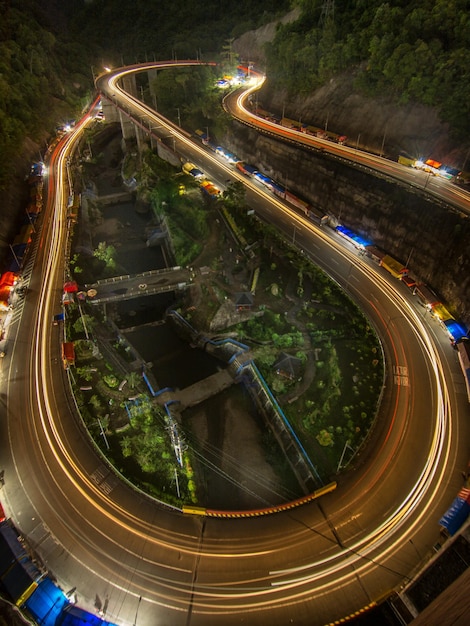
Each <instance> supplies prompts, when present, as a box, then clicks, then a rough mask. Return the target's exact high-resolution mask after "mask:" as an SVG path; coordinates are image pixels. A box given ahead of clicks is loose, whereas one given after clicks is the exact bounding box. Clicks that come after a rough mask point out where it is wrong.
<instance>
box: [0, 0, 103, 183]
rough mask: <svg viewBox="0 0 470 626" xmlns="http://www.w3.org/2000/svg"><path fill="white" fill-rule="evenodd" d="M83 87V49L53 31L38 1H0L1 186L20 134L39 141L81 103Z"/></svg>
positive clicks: (85, 80) (18, 149) (20, 146)
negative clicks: (62, 117) (61, 117)
mask: <svg viewBox="0 0 470 626" xmlns="http://www.w3.org/2000/svg"><path fill="white" fill-rule="evenodd" d="M87 68H88V72H89V75H88V76H85V75H84V71H86V69H87ZM87 87H88V89H90V87H91V72H90V70H89V64H88V63H87V61H86V53H85V50H84V48H83V47H82V46H81V45H80V44H77V43H74V42H73V41H71V40H70V39H68V38H66V36H65V34H62V35H61V34H60V32H59V33H58V32H54V31H53V29H52V27H51V24H50V23H49V22H48V20H47V16H46V15H44V13H43V12H42V11H41V10H40V8H39V3H38V2H34V1H28V0H26V1H25V0H10V1H9V2H6V1H2V2H0V189H3V188H5V186H6V185H7V184H8V182H9V179H10V176H11V174H12V169H13V168H14V167H15V158H16V156H17V155H18V154H20V153H21V151H22V149H23V143H24V140H25V138H26V137H28V138H30V139H31V140H32V141H34V142H41V139H42V138H44V137H45V136H46V135H47V133H48V132H50V131H51V129H53V128H54V126H55V125H56V124H58V123H60V116H61V115H63V116H67V115H68V116H70V114H71V111H73V110H74V109H77V108H79V107H80V104H81V103H84V100H83V101H82V98H83V96H84V95H85V94H86V88H87ZM36 158H38V157H36Z"/></svg>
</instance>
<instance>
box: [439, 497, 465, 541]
mask: <svg viewBox="0 0 470 626" xmlns="http://www.w3.org/2000/svg"><path fill="white" fill-rule="evenodd" d="M469 499H470V490H469V489H461V491H460V493H459V495H458V496H457V497H456V498H455V500H454V501H453V502H452V504H451V505H450V507H449V508H448V509H447V511H446V512H445V513H444V515H443V516H442V517H441V519H440V520H439V524H440V526H443V527H444V528H446V529H447V531H448V532H449V535H451V536H452V535H455V533H456V532H457V531H458V530H459V528H460V527H461V526H462V524H463V523H464V522H465V521H466V520H467V517H468V516H469V514H470V502H469Z"/></svg>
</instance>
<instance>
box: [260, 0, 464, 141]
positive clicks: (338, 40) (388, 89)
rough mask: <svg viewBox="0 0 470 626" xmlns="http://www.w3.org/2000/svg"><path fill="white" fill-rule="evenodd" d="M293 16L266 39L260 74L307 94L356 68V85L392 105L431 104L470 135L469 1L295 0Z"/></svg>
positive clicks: (455, 128)
mask: <svg viewBox="0 0 470 626" xmlns="http://www.w3.org/2000/svg"><path fill="white" fill-rule="evenodd" d="M294 4H296V5H298V6H299V7H300V9H301V15H300V18H299V19H298V20H297V21H295V22H293V23H290V24H284V25H279V27H278V30H277V33H276V37H275V39H274V41H272V42H271V43H268V44H266V50H265V53H266V59H267V74H268V76H269V80H270V81H273V82H274V83H275V84H276V86H278V87H279V88H286V89H287V91H288V93H290V94H296V95H298V94H299V93H301V94H309V93H311V92H312V91H314V90H315V89H317V88H318V87H320V86H322V85H324V84H326V83H327V82H328V81H329V80H330V79H331V78H333V77H334V76H337V75H338V74H341V73H344V72H345V71H348V70H351V69H353V68H354V69H355V70H357V72H356V77H355V87H356V89H358V90H359V91H361V92H362V93H363V94H366V95H369V96H370V97H376V96H379V95H380V96H382V95H383V94H387V95H389V96H392V97H393V98H394V99H395V101H396V102H397V104H405V103H409V102H416V103H421V104H424V105H430V106H435V107H437V108H438V110H439V113H440V116H441V119H443V120H444V121H445V122H448V123H449V125H450V128H451V132H452V133H453V134H454V136H457V137H459V138H460V139H461V140H462V142H465V141H468V137H469V135H470V65H469V51H470V2H469V0H413V2H409V1H407V0H392V1H390V2H382V1H381V0H336V2H334V1H330V2H325V0H297V1H296V2H295V3H294Z"/></svg>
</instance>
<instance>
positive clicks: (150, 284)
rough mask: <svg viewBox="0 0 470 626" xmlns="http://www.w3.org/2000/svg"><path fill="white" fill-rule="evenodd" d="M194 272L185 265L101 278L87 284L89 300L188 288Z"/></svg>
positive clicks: (104, 300) (103, 300)
mask: <svg viewBox="0 0 470 626" xmlns="http://www.w3.org/2000/svg"><path fill="white" fill-rule="evenodd" d="M193 277H194V273H193V272H192V271H191V270H189V269H187V268H184V267H178V266H176V267H171V268H165V269H161V270H150V271H148V272H143V273H142V274H128V275H126V276H115V277H113V278H106V279H103V280H99V281H97V282H96V283H93V284H91V285H85V290H86V292H87V296H88V302H90V303H91V304H106V303H108V302H117V301H119V300H132V298H140V297H142V296H152V295H155V294H158V293H165V292H168V291H177V290H181V289H186V288H187V287H189V286H190V285H191V281H192V278H193Z"/></svg>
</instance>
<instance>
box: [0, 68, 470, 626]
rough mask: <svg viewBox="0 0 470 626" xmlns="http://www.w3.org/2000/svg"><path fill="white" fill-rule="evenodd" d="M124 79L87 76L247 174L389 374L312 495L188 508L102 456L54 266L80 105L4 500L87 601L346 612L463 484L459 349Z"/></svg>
mask: <svg viewBox="0 0 470 626" xmlns="http://www.w3.org/2000/svg"><path fill="white" fill-rule="evenodd" d="M194 64H196V62H194ZM150 65H151V66H153V67H154V66H155V64H148V66H150ZM170 65H174V63H168V64H160V65H158V67H165V66H170ZM135 69H138V70H140V71H142V66H139V67H138V68H135ZM125 71H126V72H129V71H132V68H126V69H125ZM118 81H119V72H118V71H116V72H114V73H113V74H110V75H109V76H106V77H101V78H99V79H98V86H99V89H100V91H101V92H102V93H103V94H104V95H105V96H107V97H109V98H110V99H112V101H113V102H114V103H115V104H117V105H118V106H120V107H122V108H123V109H126V110H127V111H129V112H130V111H131V110H132V111H133V115H136V116H137V117H139V118H140V119H141V122H140V123H142V124H143V126H144V127H145V125H146V124H147V126H148V125H149V124H153V123H155V124H157V125H159V126H163V127H164V128H166V129H167V130H170V131H171V132H172V133H174V136H175V141H176V147H177V152H178V153H179V154H182V155H183V156H185V157H186V158H191V159H192V160H194V161H195V162H196V164H197V165H198V166H201V167H202V168H203V169H204V171H207V172H209V173H210V174H211V176H213V177H214V180H215V181H216V182H218V183H219V185H221V186H223V183H224V181H227V180H228V179H229V180H234V179H237V180H242V181H243V182H245V183H247V186H248V188H247V199H248V202H249V204H250V206H253V207H254V208H255V209H256V212H257V213H259V214H260V215H263V216H264V217H266V219H269V220H271V221H273V223H274V224H275V225H276V226H277V227H278V228H280V229H282V230H283V231H284V232H285V233H286V234H287V235H288V236H291V235H292V236H293V237H295V240H296V243H297V245H299V246H301V247H302V249H303V250H304V252H305V254H308V255H309V256H311V257H312V259H313V260H314V261H315V262H317V263H318V264H319V265H321V266H323V267H325V268H326V269H327V271H328V272H329V273H330V274H331V275H332V276H333V278H335V279H336V280H338V282H340V283H341V284H343V285H344V287H345V289H346V290H347V291H349V292H350V293H351V295H352V296H353V297H354V298H355V299H356V300H357V301H358V303H359V304H360V306H361V307H362V308H363V310H364V311H365V313H366V315H368V316H369V318H370V319H371V321H372V323H374V325H375V326H376V328H377V330H378V332H379V334H380V336H381V337H382V339H383V342H384V350H385V356H386V359H387V374H386V379H385V387H384V393H383V398H382V404H381V409H380V411H379V415H378V418H377V428H376V431H375V433H374V435H373V437H372V440H371V443H370V446H371V448H372V450H373V454H371V455H368V456H367V458H366V457H365V458H364V459H361V458H359V463H358V464H357V467H356V469H354V470H352V471H350V472H349V473H346V474H345V475H344V476H339V478H338V483H339V484H338V488H337V490H336V491H334V492H332V493H330V494H328V495H325V496H323V497H322V498H321V499H320V500H319V501H316V502H313V503H311V504H308V505H304V506H302V507H298V508H295V509H292V510H290V511H287V512H283V513H278V514H275V515H269V516H263V517H249V518H242V519H238V518H234V519H219V518H214V517H197V516H189V515H183V514H181V512H180V511H178V510H172V509H171V508H169V507H167V506H164V505H162V504H158V503H156V502H154V501H152V500H151V499H149V498H147V497H146V496H145V495H144V494H141V493H139V492H137V491H136V490H134V489H132V488H131V487H130V486H129V485H127V484H126V483H125V482H124V481H120V480H118V479H117V477H115V476H114V474H113V473H112V472H110V470H109V468H108V467H107V466H106V463H105V462H104V460H103V459H101V458H100V457H99V455H98V454H97V451H96V450H94V449H93V447H92V444H90V443H89V442H88V440H87V438H86V436H85V434H84V429H83V428H82V427H81V426H80V422H79V420H77V418H76V416H75V414H74V413H75V410H74V406H73V402H72V400H71V399H70V394H69V393H68V390H67V384H68V383H67V378H66V376H65V373H64V370H63V369H62V365H61V363H60V358H59V355H60V343H59V341H60V340H59V337H58V332H59V331H58V327H56V326H53V325H52V323H51V321H52V317H53V315H54V314H55V313H57V311H58V308H59V306H60V297H61V293H62V283H63V281H64V269H63V267H64V260H63V251H64V248H65V241H66V228H67V221H66V217H65V211H66V209H65V207H66V205H67V201H66V200H67V197H68V194H69V190H68V188H67V185H66V183H67V168H66V159H67V157H68V156H69V155H70V152H71V151H72V150H73V149H74V147H75V144H76V140H77V139H78V138H79V136H80V133H81V131H82V129H83V127H85V126H86V125H87V124H88V123H89V122H90V118H89V117H88V116H85V118H84V119H83V120H82V121H81V122H80V123H79V124H77V126H76V128H75V129H74V130H73V131H72V134H71V135H69V136H68V137H67V138H66V139H64V140H63V141H62V143H61V144H60V145H59V147H58V148H57V149H56V151H55V152H54V153H53V155H52V156H51V163H50V169H51V179H50V180H49V193H48V204H47V207H46V208H45V210H44V211H45V213H46V215H45V216H44V218H45V217H46V216H47V218H48V219H44V218H43V219H44V221H43V226H42V232H41V237H40V240H39V242H38V245H37V250H36V260H35V270H34V272H33V275H32V279H31V292H30V293H29V294H28V296H27V297H26V299H25V301H24V303H23V304H22V305H21V307H22V309H21V311H19V312H18V313H17V317H16V320H15V323H14V325H13V326H12V328H11V331H10V335H9V346H10V347H9V350H8V354H7V357H5V359H4V360H3V362H2V372H1V373H2V380H1V384H2V389H3V399H4V404H3V405H2V407H4V405H5V402H6V404H7V411H6V417H7V420H2V435H5V436H3V437H2V442H3V446H2V458H3V459H4V466H5V487H4V488H3V493H2V501H4V502H5V503H6V505H7V508H8V510H9V511H11V513H12V517H13V518H14V519H15V521H16V523H17V524H18V526H19V528H20V529H21V531H22V533H23V534H24V535H25V536H26V537H27V538H28V540H29V541H30V542H31V544H32V545H33V547H34V548H36V549H37V551H38V554H40V555H41V558H42V559H43V560H44V562H45V564H46V565H47V566H48V567H49V568H50V570H51V572H52V573H53V574H54V575H55V576H56V577H57V580H58V583H59V584H60V585H61V586H62V588H63V589H64V590H69V589H71V588H74V587H76V592H77V594H78V602H79V604H80V606H83V607H84V608H88V609H89V610H93V609H94V608H95V609H96V608H99V606H101V607H102V608H104V609H105V610H106V612H105V616H106V618H107V619H109V620H110V621H112V622H115V623H117V624H120V625H121V624H123V625H124V624H125V625H131V624H135V625H138V626H158V625H160V624H162V625H170V624H171V626H180V625H181V626H183V625H184V626H189V625H206V626H210V625H214V626H215V625H217V626H221V625H222V624H223V625H225V624H227V625H230V624H239V623H246V624H250V625H257V624H265V623H271V624H273V626H276V625H280V626H281V625H284V624H290V623H292V624H305V625H307V624H308V625H314V624H326V623H329V622H332V621H334V620H336V619H339V618H342V617H344V616H346V615H350V614H351V613H353V612H354V611H356V610H358V609H360V608H361V607H364V606H367V605H368V604H370V603H371V602H373V601H378V600H380V599H381V598H383V597H384V596H386V595H387V594H388V593H389V592H390V591H391V590H392V589H395V588H399V586H400V585H401V584H403V583H404V582H407V581H408V580H409V578H410V577H411V576H412V574H413V572H414V571H416V568H417V567H419V565H422V564H423V562H424V561H425V559H426V558H428V557H429V556H430V554H431V552H432V546H433V545H434V544H435V543H436V541H437V539H438V525H437V522H438V520H439V518H440V516H441V515H442V513H443V512H444V511H445V510H446V508H447V507H448V505H449V504H450V502H451V501H452V499H453V497H454V495H455V493H456V491H457V489H458V488H459V487H460V482H461V477H460V470H461V469H462V467H466V463H467V458H466V454H467V445H466V443H467V441H468V434H469V433H468V426H467V423H468V405H467V403H466V397H465V394H464V384H463V380H462V374H461V372H460V369H459V367H458V363H457V358H456V354H455V351H453V350H452V349H451V348H450V345H449V342H448V340H447V339H446V338H445V335H444V332H443V331H442V329H441V328H440V327H439V326H438V325H437V323H436V322H435V321H430V320H429V319H428V318H427V317H426V315H425V310H424V309H423V308H421V307H419V306H417V304H416V302H415V301H414V300H413V299H412V298H411V296H410V293H409V292H408V291H407V290H406V288H405V287H404V286H403V284H402V283H399V282H398V281H395V280H393V279H392V278H391V277H390V276H389V275H388V274H387V273H386V272H385V271H384V270H383V269H382V268H379V267H378V266H376V265H375V264H374V263H373V262H371V261H369V260H367V259H366V258H364V257H362V256H358V254H357V252H356V251H355V250H353V249H352V248H350V247H348V245H345V243H344V240H339V238H337V237H336V235H335V234H334V233H333V231H331V230H329V229H325V230H322V229H319V228H317V227H316V226H314V225H312V224H310V223H307V222H305V221H304V220H303V219H302V218H301V217H299V216H298V215H297V214H296V213H294V212H292V211H291V210H290V209H288V208H287V207H285V206H284V205H283V204H282V203H280V202H279V201H277V200H276V199H275V198H274V197H273V196H272V195H271V194H270V193H268V192H266V191H265V190H263V189H262V188H260V187H259V186H258V185H257V184H256V183H250V182H249V181H247V179H246V178H245V177H244V176H242V175H241V174H239V173H238V172H237V171H236V170H235V169H234V167H233V166H227V165H225V164H224V163H223V162H222V161H221V160H220V159H219V158H218V157H217V156H216V155H214V154H212V153H208V152H207V151H206V150H204V148H203V147H202V146H200V145H198V144H193V143H192V142H191V141H190V140H189V139H188V138H187V136H186V134H185V133H184V132H183V131H181V130H180V129H178V127H175V125H173V124H171V123H170V122H168V121H165V120H164V119H163V118H161V117H160V116H158V115H157V114H156V113H152V112H151V110H149V109H148V107H146V106H145V105H143V104H142V103H140V102H139V101H138V100H136V99H134V98H132V97H131V96H129V95H128V94H126V93H124V92H123V91H122V90H121V89H120V88H119V85H118ZM108 83H109V85H108ZM147 116H148V117H147ZM142 120H145V122H143V121H142ZM164 132H166V131H164ZM196 157H197V158H196ZM64 383H65V385H64ZM5 396H6V400H5ZM3 413H5V411H3ZM7 443H8V446H7V445H6V444H7ZM3 448H5V449H3ZM8 449H11V456H10V455H9V453H8Z"/></svg>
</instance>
